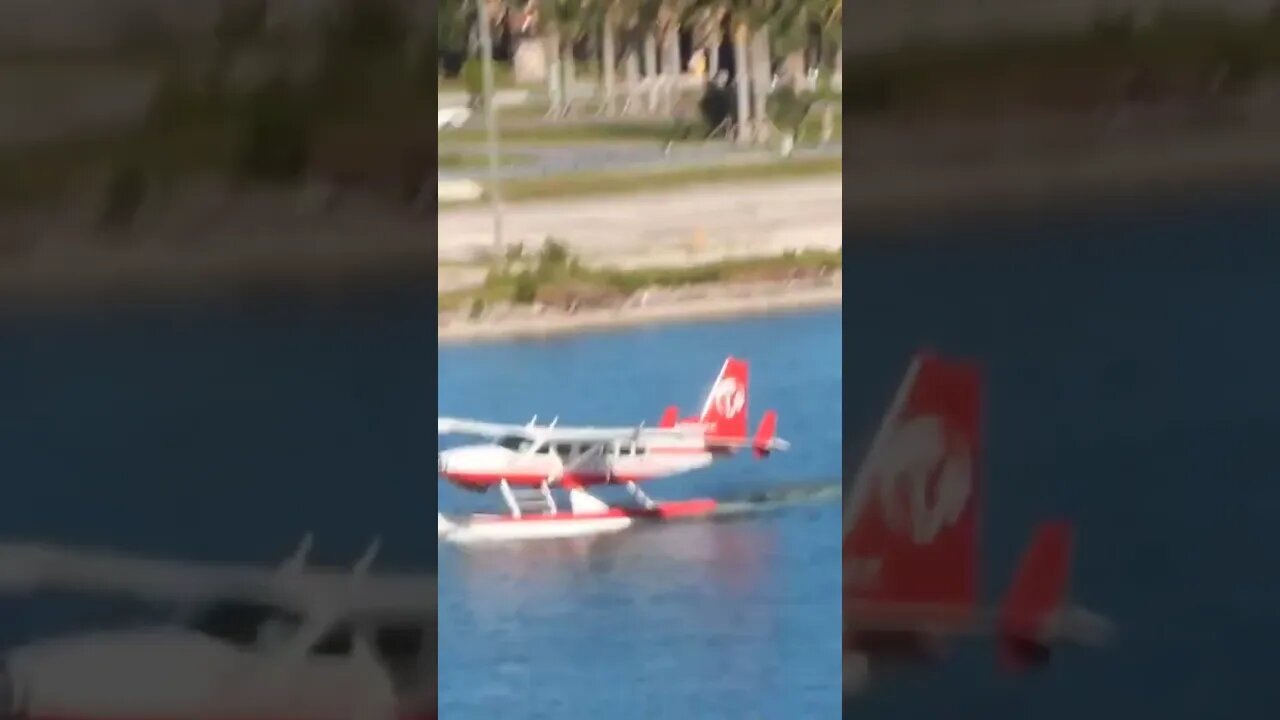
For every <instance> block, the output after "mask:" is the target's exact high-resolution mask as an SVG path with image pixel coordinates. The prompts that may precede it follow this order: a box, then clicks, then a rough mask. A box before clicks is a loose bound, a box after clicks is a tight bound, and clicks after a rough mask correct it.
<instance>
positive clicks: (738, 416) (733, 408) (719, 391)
mask: <svg viewBox="0 0 1280 720" xmlns="http://www.w3.org/2000/svg"><path fill="white" fill-rule="evenodd" d="M747 379H748V368H747V363H746V361H745V360H739V359H737V358H734V357H730V358H726V359H725V361H724V366H723V367H721V368H720V374H719V375H717V376H716V382H715V384H714V385H712V386H711V392H709V393H707V400H706V402H705V403H703V405H702V414H701V415H699V416H698V422H700V423H703V424H705V425H709V426H710V427H709V428H708V429H707V435H708V436H710V437H714V438H723V439H726V440H728V439H733V440H742V439H746V437H747Z"/></svg>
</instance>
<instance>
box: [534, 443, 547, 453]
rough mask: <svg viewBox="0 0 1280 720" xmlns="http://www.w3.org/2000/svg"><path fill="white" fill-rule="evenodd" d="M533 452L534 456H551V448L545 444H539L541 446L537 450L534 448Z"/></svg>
mask: <svg viewBox="0 0 1280 720" xmlns="http://www.w3.org/2000/svg"><path fill="white" fill-rule="evenodd" d="M533 452H534V453H536V454H538V455H550V454H551V446H550V445H549V444H547V443H542V444H541V445H539V446H538V447H537V448H535V449H534V451H533Z"/></svg>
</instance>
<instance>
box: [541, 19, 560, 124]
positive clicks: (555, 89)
mask: <svg viewBox="0 0 1280 720" xmlns="http://www.w3.org/2000/svg"><path fill="white" fill-rule="evenodd" d="M545 44H546V56H547V99H548V100H549V101H550V102H551V114H552V115H553V116H555V117H560V116H561V115H563V114H564V86H563V85H562V84H561V83H562V81H563V79H564V78H563V75H562V73H561V70H560V33H559V32H558V31H556V30H554V29H552V30H548V31H547V35H546V42H545Z"/></svg>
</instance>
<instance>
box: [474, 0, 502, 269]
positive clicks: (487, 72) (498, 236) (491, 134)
mask: <svg viewBox="0 0 1280 720" xmlns="http://www.w3.org/2000/svg"><path fill="white" fill-rule="evenodd" d="M476 11H477V16H478V17H477V21H478V23H479V25H480V66H481V70H482V73H483V76H484V129H485V140H486V145H487V146H488V151H489V202H490V203H491V204H492V205H493V246H494V248H495V249H496V250H498V251H500V252H501V251H502V249H503V247H504V243H503V241H502V193H501V191H500V189H499V188H498V108H497V107H496V104H495V103H494V92H493V30H492V28H491V27H490V26H489V0H476Z"/></svg>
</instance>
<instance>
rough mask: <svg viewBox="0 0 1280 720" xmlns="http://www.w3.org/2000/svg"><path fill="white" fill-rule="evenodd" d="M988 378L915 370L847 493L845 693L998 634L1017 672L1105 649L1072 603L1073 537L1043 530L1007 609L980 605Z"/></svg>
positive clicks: (933, 367)
mask: <svg viewBox="0 0 1280 720" xmlns="http://www.w3.org/2000/svg"><path fill="white" fill-rule="evenodd" d="M981 423H982V380H981V376H980V374H979V371H978V369H977V368H976V367H974V366H973V365H970V364H966V363H961V362H954V361H951V360H946V359H943V358H939V357H936V356H934V355H932V354H928V353H921V354H918V355H917V356H916V357H915V358H914V359H913V360H912V362H911V365H910V367H909V368H908V370H907V374H906V377H905V379H904V380H903V382H902V385H901V387H900V389H899V390H898V394H897V396H896V397H895V398H894V400H893V404H892V406H891V407H890V408H889V412H888V414H887V415H886V416H885V418H884V420H883V421H882V424H881V426H880V428H879V431H878V433H877V434H876V436H875V438H874V440H873V442H872V445H871V449H870V452H869V454H868V456H867V457H866V459H865V462H864V464H863V465H862V467H861V468H860V470H859V472H858V474H857V475H856V477H855V478H854V484H853V487H852V491H851V492H846V495H845V514H844V550H843V554H844V650H845V659H844V668H845V679H844V686H845V694H846V695H854V694H857V693H858V692H860V691H861V690H863V689H865V688H866V687H867V686H868V685H869V684H870V683H871V682H872V681H873V680H875V679H876V678H878V677H879V676H881V675H883V674H885V673H886V672H889V671H892V670H895V669H902V668H904V667H907V666H918V665H927V664H931V663H934V662H936V661H938V660H939V659H940V658H941V655H942V646H943V645H944V642H945V641H946V640H947V639H954V638H957V637H961V636H973V635H987V636H994V637H995V638H997V641H998V642H999V644H1000V650H1001V658H1002V661H1003V663H1004V664H1005V665H1006V666H1007V667H1009V668H1011V669H1022V668H1028V667H1032V666H1037V665H1040V664H1043V663H1044V662H1046V661H1047V660H1048V659H1049V655H1050V650H1051V648H1052V647H1053V646H1054V645H1056V644H1060V643H1075V644H1097V643H1100V642H1103V641H1105V640H1106V639H1107V638H1108V636H1109V635H1110V633H1111V627H1110V624H1109V623H1108V622H1107V621H1106V620H1105V619H1103V618H1101V617H1099V616H1097V615H1095V614H1094V613H1091V612H1089V611H1087V610H1084V609H1082V608H1079V607H1076V606H1073V605H1070V604H1069V603H1068V589H1069V579H1070V566H1071V552H1072V529H1071V526H1070V525H1069V524H1067V523H1065V522H1057V521H1055V522H1048V523H1044V524H1042V525H1040V526H1039V528H1038V529H1037V530H1036V531H1035V533H1034V536H1033V538H1032V540H1031V543H1030V546H1029V547H1028V549H1027V551H1026V553H1025V555H1024V556H1023V558H1022V562H1021V565H1020V567H1019V568H1018V570H1017V573H1016V575H1015V576H1014V579H1013V583H1012V585H1011V587H1010V589H1009V591H1008V594H1007V595H1006V597H1005V601H1004V603H1003V605H1002V606H1001V607H1000V608H998V609H995V610H984V609H982V608H981V607H980V606H979V600H978V590H977V585H978V579H977V552H978V506H979V503H980V498H981V482H980V480H981V469H982V464H981V450H982V430H981Z"/></svg>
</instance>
